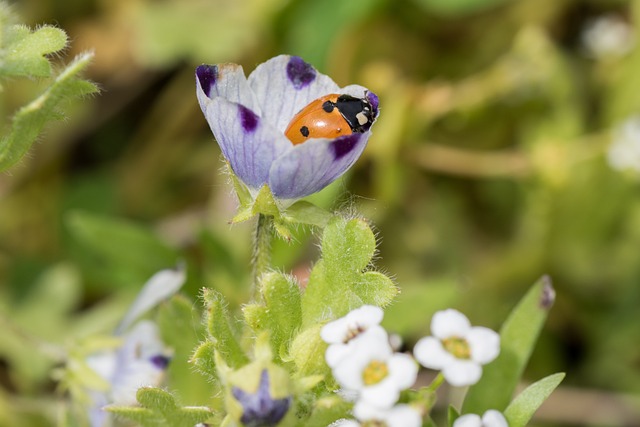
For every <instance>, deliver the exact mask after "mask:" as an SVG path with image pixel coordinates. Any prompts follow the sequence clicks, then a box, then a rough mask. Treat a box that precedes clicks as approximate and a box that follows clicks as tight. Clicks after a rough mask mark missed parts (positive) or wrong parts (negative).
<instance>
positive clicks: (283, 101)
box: [196, 55, 378, 200]
mask: <svg viewBox="0 0 640 427" xmlns="http://www.w3.org/2000/svg"><path fill="white" fill-rule="evenodd" d="M196 85H197V96H198V102H199V103H200V108H201V109H202V111H203V113H204V115H205V117H206V119H207V122H208V123H209V126H210V127H211V130H212V132H213V134H214V136H215V138H216V140H217V142H218V144H219V145H220V149H221V150H222V154H223V155H224V157H225V158H226V159H227V161H228V162H229V164H230V165H231V169H232V170H233V172H234V173H235V174H236V175H237V176H238V178H240V180H241V181H242V182H244V184H245V185H246V186H247V187H248V188H249V190H250V191H251V193H252V194H253V196H254V197H255V195H256V194H257V192H258V191H259V190H260V188H261V187H262V186H264V185H268V186H269V188H270V190H271V192H272V193H273V195H274V196H275V197H276V198H277V199H280V200H295V199H299V198H301V197H305V196H308V195H309V194H313V193H315V192H317V191H320V190H321V189H323V188H324V187H326V186H327V185H329V184H330V183H331V182H333V181H334V180H336V179H337V178H339V177H340V176H341V175H342V174H344V173H345V171H346V170H347V169H349V168H350V167H351V165H353V163H355V161H356V160H357V159H358V158H359V157H360V155H361V154H362V151H363V150H364V148H365V146H366V145H367V141H368V139H369V136H370V134H371V131H370V130H369V128H370V126H371V123H367V126H366V127H365V128H364V129H363V130H364V132H362V133H357V132H356V133H352V134H349V135H345V136H340V137H338V138H334V139H329V138H309V139H308V140H307V141H305V142H304V143H302V144H297V145H294V144H293V143H292V142H291V141H290V140H289V139H288V138H287V137H286V136H285V134H284V132H285V130H286V128H287V126H288V125H289V123H290V122H291V120H292V119H293V117H294V116H295V115H296V113H298V112H299V111H300V110H301V109H303V108H304V107H305V106H307V105H308V104H309V103H310V102H312V101H314V100H316V99H318V98H321V97H323V96H326V95H330V94H339V95H350V96H353V97H356V98H360V99H365V100H366V101H367V103H368V104H369V105H370V106H371V108H372V110H373V111H371V114H372V117H373V118H374V120H375V118H376V117H377V115H378V97H377V96H376V95H375V94H373V93H372V92H369V91H368V90H367V89H366V88H364V87H362V86H358V85H351V86H346V87H344V88H340V87H338V85H336V84H335V83H334V82H333V80H331V79H330V78H329V77H327V76H325V75H323V74H321V73H319V72H318V71H316V69H315V68H313V67H312V66H311V65H309V64H307V63H306V62H304V61H303V60H302V59H301V58H299V57H297V56H289V55H280V56H277V57H275V58H272V59H270V60H268V61H267V62H265V63H263V64H260V65H259V66H258V67H257V68H256V69H255V71H253V72H252V73H251V75H249V77H248V78H246V77H245V75H244V72H243V70H242V67H241V66H239V65H237V64H219V65H201V66H199V67H198V68H197V69H196Z"/></svg>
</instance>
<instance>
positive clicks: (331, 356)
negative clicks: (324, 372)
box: [324, 344, 354, 368]
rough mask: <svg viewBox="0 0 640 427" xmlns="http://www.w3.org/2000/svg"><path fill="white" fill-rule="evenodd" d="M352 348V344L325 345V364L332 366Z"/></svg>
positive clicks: (347, 354)
mask: <svg viewBox="0 0 640 427" xmlns="http://www.w3.org/2000/svg"><path fill="white" fill-rule="evenodd" d="M353 350H354V346H351V345H349V344H331V345H330V346H329V347H327V351H326V352H325V353H324V358H325V360H326V361H327V365H329V367H330V368H333V367H335V366H337V365H338V363H340V361H341V360H342V359H344V358H345V357H348V356H349V354H351V352H352V351H353Z"/></svg>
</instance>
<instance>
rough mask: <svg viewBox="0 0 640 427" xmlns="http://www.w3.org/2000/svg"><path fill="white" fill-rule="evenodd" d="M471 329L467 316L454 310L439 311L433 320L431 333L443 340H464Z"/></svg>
mask: <svg viewBox="0 0 640 427" xmlns="http://www.w3.org/2000/svg"><path fill="white" fill-rule="evenodd" d="M469 328H471V324H470V323H469V319H467V316H465V315H464V314H462V313H460V312H459V311H458V310H454V309H452V308H449V309H447V310H442V311H438V312H437V313H436V314H434V315H433V319H431V333H432V334H433V336H435V337H436V338H439V339H441V340H443V339H445V338H449V337H454V336H455V337H461V338H464V337H466V335H467V333H468V332H469Z"/></svg>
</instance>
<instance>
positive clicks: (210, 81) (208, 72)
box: [196, 65, 218, 96]
mask: <svg viewBox="0 0 640 427" xmlns="http://www.w3.org/2000/svg"><path fill="white" fill-rule="evenodd" d="M196 77H197V78H198V81H199V82H200V87H201V88H202V90H203V91H204V94H205V95H207V96H209V94H211V86H213V85H215V84H216V80H218V66H217V65H201V66H199V67H198V68H196Z"/></svg>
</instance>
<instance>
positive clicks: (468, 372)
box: [442, 359, 482, 387]
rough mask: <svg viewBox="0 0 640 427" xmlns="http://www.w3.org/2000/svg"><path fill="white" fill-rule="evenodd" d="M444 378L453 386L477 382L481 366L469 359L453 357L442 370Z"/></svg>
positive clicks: (480, 374) (480, 373)
mask: <svg viewBox="0 0 640 427" xmlns="http://www.w3.org/2000/svg"><path fill="white" fill-rule="evenodd" d="M442 375H444V379H445V380H447V382H448V383H449V384H451V385H452V386H454V387H463V386H467V385H471V384H475V383H477V382H478V380H479V379H480V377H481V376H482V368H481V367H480V365H478V364H477V363H475V362H472V361H470V360H460V359H454V360H453V362H452V363H450V364H448V365H447V366H445V367H444V369H443V370H442Z"/></svg>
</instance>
